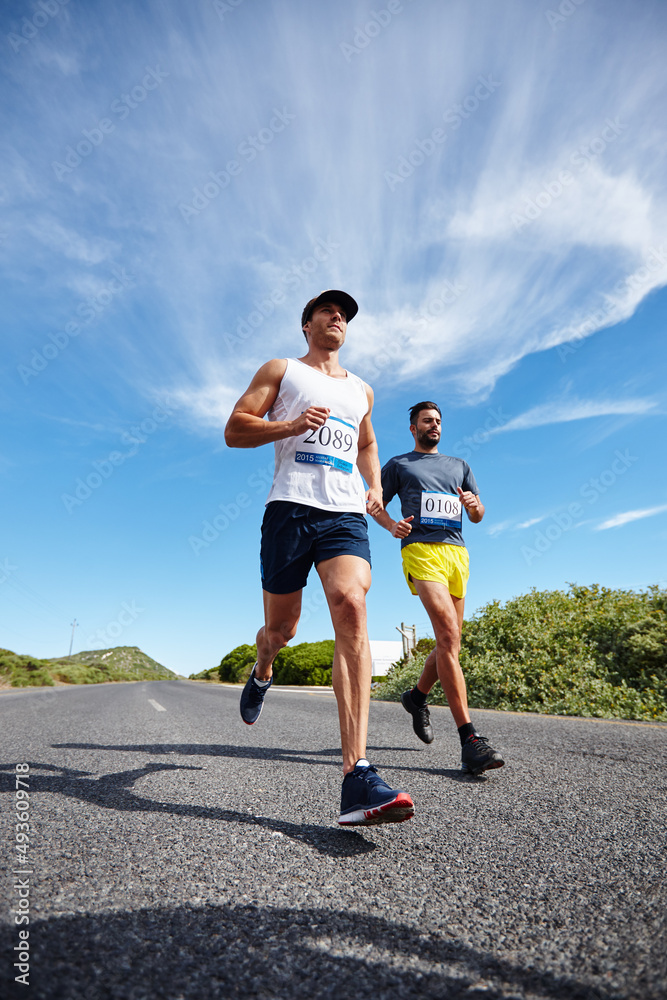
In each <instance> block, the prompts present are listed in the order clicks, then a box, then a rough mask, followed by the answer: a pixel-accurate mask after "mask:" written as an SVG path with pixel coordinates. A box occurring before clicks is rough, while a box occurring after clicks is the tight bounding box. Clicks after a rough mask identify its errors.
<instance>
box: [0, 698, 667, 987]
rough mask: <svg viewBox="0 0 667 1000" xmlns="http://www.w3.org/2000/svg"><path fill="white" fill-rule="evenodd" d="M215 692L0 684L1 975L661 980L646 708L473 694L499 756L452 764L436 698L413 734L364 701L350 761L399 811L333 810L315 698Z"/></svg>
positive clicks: (303, 981) (83, 979)
mask: <svg viewBox="0 0 667 1000" xmlns="http://www.w3.org/2000/svg"><path fill="white" fill-rule="evenodd" d="M238 698H239V689H237V688H232V687H220V686H210V685H203V684H195V683H190V682H155V683H138V684H117V685H100V686H91V687H76V688H57V689H52V690H35V691H25V692H24V691H21V692H10V693H6V694H3V695H1V696H0V734H1V735H0V789H1V790H2V792H3V793H4V794H2V796H1V798H0V802H1V804H2V812H1V816H2V838H3V845H4V847H3V852H2V857H3V863H4V865H5V866H6V868H7V869H8V872H9V873H8V874H7V875H6V877H4V879H3V883H2V897H3V907H2V912H1V914H0V919H1V920H2V941H1V944H2V950H1V953H0V992H2V994H3V996H9V997H14V996H17V997H27V998H30V1000H46V998H49V1000H51V998H54V1000H55V998H57V1000H79V998H80V1000H144V998H145V1000H157V998H169V1000H179V998H184V1000H185V998H187V1000H191V998H197V1000H198V998H207V1000H208V998H212V1000H216V998H223V1000H226V998H236V997H238V998H241V997H243V998H290V1000H291V998H299V1000H301V998H303V1000H319V998H324V997H327V998H329V997H330V998H336V1000H352V998H355V1000H357V998H366V997H368V998H373V1000H395V998H396V1000H399V998H419V1000H424V998H450V997H456V998H459V997H461V998H464V997H465V998H469V1000H472V998H487V1000H495V998H501V997H502V998H503V1000H511V998H525V1000H533V998H535V1000H538V998H539V1000H543V998H545V1000H546V998H563V1000H579V998H582V1000H583V998H585V1000H616V998H635V997H636V998H640V997H641V998H642V1000H657V998H664V997H665V996H666V995H667V942H666V940H665V902H666V896H667V893H666V890H665V829H666V824H665V813H666V811H667V810H666V807H665V786H666V781H665V756H666V751H667V726H665V725H662V726H661V725H648V724H639V723H636V724H635V723H619V722H601V721H591V720H582V719H557V718H548V717H538V716H534V715H513V714H508V713H500V712H475V713H474V715H473V718H474V720H475V722H476V724H477V727H478V730H479V731H480V732H482V733H484V735H486V736H488V737H489V738H490V739H491V742H492V743H493V745H494V746H496V747H497V748H498V749H500V750H502V751H503V753H504V755H505V758H506V761H507V764H506V766H505V767H504V768H502V769H500V770H497V771H493V772H490V773H489V774H488V775H487V776H486V777H482V778H477V779H475V778H472V777H468V776H464V775H462V773H461V772H460V770H459V756H460V749H459V746H458V737H457V734H456V730H455V729H454V726H453V723H452V721H451V717H450V715H449V712H448V711H447V709H444V708H435V709H434V710H433V711H432V720H433V724H434V728H435V731H436V740H435V742H434V743H433V744H432V745H431V746H428V747H426V746H424V745H423V744H421V743H420V742H419V741H418V740H417V739H416V737H415V736H414V735H413V733H412V728H411V719H410V717H409V716H408V715H407V714H406V713H405V711H404V710H403V708H402V707H401V706H400V705H399V704H388V703H373V704H372V705H371V718H370V729H369V757H370V758H371V761H372V762H373V763H375V764H377V766H378V767H379V769H380V773H381V774H382V775H383V776H384V777H385V779H386V780H388V781H389V783H390V784H392V785H393V786H394V787H402V788H405V789H406V790H407V791H409V792H410V794H411V795H412V797H413V799H414V801H415V806H416V813H415V817H414V819H412V820H410V821H409V822H406V823H401V824H396V825H391V826H386V827H369V828H356V829H347V830H342V829H340V828H339V827H338V826H337V823H336V820H337V817H338V806H339V801H340V799H339V797H340V782H341V762H340V761H341V758H340V751H339V736H338V725H337V716H336V707H335V700H334V698H333V695H332V694H331V693H330V692H329V691H324V690H320V691H312V689H311V690H309V691H304V690H301V691H295V690H294V689H290V690H286V689H281V688H278V687H276V686H274V687H273V688H272V689H271V691H270V692H269V694H268V696H267V700H266V703H265V709H264V713H263V715H262V717H261V719H260V720H259V722H258V723H257V725H256V726H254V727H252V728H250V727H247V726H245V725H244V724H243V723H242V721H241V719H240V717H239V713H238ZM26 763H27V764H28V765H29V771H26V770H25V768H24V767H23V766H21V767H20V768H19V771H18V772H17V768H16V765H17V764H18V765H24V764H26ZM17 777H19V778H21V780H22V781H23V782H24V783H25V784H27V785H28V788H27V789H25V787H24V785H20V786H19V790H20V791H21V792H23V791H27V792H28V794H29V800H28V801H29V813H30V817H31V823H30V831H29V836H28V840H29V844H28V845H26V853H25V854H24V855H22V854H20V853H17V851H18V850H20V848H19V847H18V842H17V830H16V824H17V815H16V806H17V802H18V803H19V805H21V806H25V803H26V799H25V797H24V796H23V795H21V796H19V798H18V799H17V782H16V778H17ZM24 812H25V810H24ZM18 870H20V871H24V872H28V871H29V872H30V874H28V875H18V876H17V875H14V874H12V873H13V872H15V871H18ZM26 908H27V915H28V917H29V920H30V923H29V925H26V924H23V925H21V924H19V925H17V924H15V923H14V922H13V921H14V919H15V916H16V917H19V918H20V917H21V916H22V915H23V914H25V913H26ZM21 930H24V931H25V930H28V932H29V938H28V939H27V944H28V950H27V951H26V939H25V938H20V936H19V934H20V931H21ZM17 955H18V956H19V958H20V957H21V956H23V958H25V957H26V955H29V961H28V962H27V964H28V965H29V974H28V981H29V986H28V987H26V985H23V984H22V983H17V982H15V980H14V976H15V975H19V974H20V970H19V971H18V972H17V970H16V969H15V968H14V967H13V963H14V962H15V961H16V960H17Z"/></svg>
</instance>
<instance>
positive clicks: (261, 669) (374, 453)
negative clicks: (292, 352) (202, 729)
mask: <svg viewBox="0 0 667 1000" xmlns="http://www.w3.org/2000/svg"><path fill="white" fill-rule="evenodd" d="M356 313H357V304H356V302H355V301H354V299H353V298H352V297H351V296H350V295H348V294H347V293H346V292H341V291H338V290H335V289H333V290H329V291H326V292H322V293H321V294H320V295H318V296H316V297H315V298H313V299H311V300H310V302H308V303H307V305H306V307H305V309H304V310H303V313H302V316H301V327H302V330H303V333H304V336H305V338H306V342H307V344H308V352H307V354H306V355H305V356H304V357H302V358H299V359H298V360H297V359H288V360H284V359H283V360H279V359H275V360H273V361H269V362H267V364H265V365H263V366H262V367H261V368H260V369H259V371H258V372H257V373H256V375H255V376H254V378H253V380H252V382H251V383H250V385H249V387H248V389H247V390H246V392H245V393H244V394H243V396H242V397H241V398H240V399H239V401H238V403H237V404H236V406H235V407H234V410H233V412H232V414H231V416H230V418H229V421H228V423H227V427H226V428H225V441H226V443H227V444H228V446H229V447H230V448H256V447H258V446H259V445H262V444H269V443H272V444H274V445H275V450H276V470H275V475H274V481H273V485H272V487H271V492H270V494H269V499H268V502H267V508H266V513H265V516H264V525H263V536H262V580H263V588H264V625H263V626H262V628H260V630H259V632H258V633H257V662H256V663H255V665H254V667H253V670H252V672H251V674H250V677H249V678H248V682H247V683H246V685H245V687H244V689H243V693H242V695H241V716H242V718H243V721H244V722H246V723H247V724H248V725H253V724H254V723H255V722H256V721H257V719H258V718H259V715H260V713H261V710H262V706H263V702H264V697H265V694H266V692H267V690H268V688H269V686H270V684H271V682H272V678H273V669H272V668H273V661H274V660H275V658H276V656H277V654H278V652H279V651H280V650H281V649H283V648H284V647H285V646H286V645H287V643H288V642H289V640H290V639H292V638H293V637H294V635H295V634H296V627H297V623H298V621H299V617H300V614H301V594H302V588H303V586H304V585H305V578H306V576H307V573H308V570H309V568H310V566H311V565H313V564H314V565H315V568H316V570H317V573H318V575H319V577H320V579H321V581H322V586H323V588H324V592H325V595H326V598H327V603H328V606H329V609H330V613H331V621H332V624H333V628H334V634H335V637H336V645H335V652H334V661H333V687H334V692H335V694H336V700H337V702H338V717H339V722H340V732H341V743H342V749H343V775H344V778H343V787H342V793H341V808H340V815H339V819H338V822H339V823H340V824H341V825H366V824H371V823H373V824H375V823H388V822H400V821H402V820H405V819H409V818H410V817H411V816H412V815H413V813H414V806H413V804H412V799H411V798H410V796H409V795H408V794H407V793H406V792H404V791H402V790H401V789H393V788H390V787H389V786H388V785H387V784H386V783H385V782H384V781H383V780H382V779H381V778H380V777H379V775H378V774H377V771H376V770H375V768H373V767H371V765H370V764H369V762H368V760H367V759H366V737H367V730H368V710H369V705H370V684H371V655H370V646H369V643H368V632H367V628H366V594H367V592H368V588H369V587H370V583H371V571H370V553H369V550H368V539H367V535H366V524H365V518H364V512H368V513H369V514H371V515H374V514H379V513H380V512H381V511H382V509H383V507H382V486H381V479H380V462H379V459H378V449H377V442H376V440H375V434H374V432H373V426H372V424H371V411H372V407H373V393H372V390H371V389H370V387H369V386H367V385H366V384H365V383H364V382H362V380H361V379H359V378H358V377H357V376H356V375H352V374H351V373H350V372H347V371H345V369H344V368H343V367H342V366H341V365H340V363H339V360H338V352H339V350H340V348H341V347H342V346H343V344H344V342H345V334H346V332H347V323H348V321H349V320H351V319H352V318H353V317H354V316H355V315H356ZM266 416H268V418H269V419H268V420H265V419H264V417H266ZM362 476H363V478H364V479H365V480H366V484H367V486H368V489H367V490H366V491H365V494H364V489H363V482H362V479H361V477H362ZM295 552H296V555H295ZM276 553H277V558H276ZM269 562H270V563H271V566H270V567H269V566H265V563H269Z"/></svg>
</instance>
